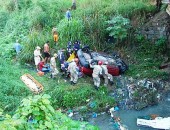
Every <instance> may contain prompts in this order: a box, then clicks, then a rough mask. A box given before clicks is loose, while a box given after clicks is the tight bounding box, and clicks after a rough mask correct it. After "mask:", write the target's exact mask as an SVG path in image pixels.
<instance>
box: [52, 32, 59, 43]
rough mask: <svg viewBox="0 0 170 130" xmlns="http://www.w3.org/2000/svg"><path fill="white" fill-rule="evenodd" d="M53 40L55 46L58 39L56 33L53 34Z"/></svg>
mask: <svg viewBox="0 0 170 130" xmlns="http://www.w3.org/2000/svg"><path fill="white" fill-rule="evenodd" d="M53 38H54V43H55V44H56V45H57V43H58V38H59V37H58V33H57V32H56V31H55V32H54V34H53Z"/></svg>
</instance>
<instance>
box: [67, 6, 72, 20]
mask: <svg viewBox="0 0 170 130" xmlns="http://www.w3.org/2000/svg"><path fill="white" fill-rule="evenodd" d="M66 18H67V20H68V21H70V20H71V12H70V8H69V9H68V10H67V11H66Z"/></svg>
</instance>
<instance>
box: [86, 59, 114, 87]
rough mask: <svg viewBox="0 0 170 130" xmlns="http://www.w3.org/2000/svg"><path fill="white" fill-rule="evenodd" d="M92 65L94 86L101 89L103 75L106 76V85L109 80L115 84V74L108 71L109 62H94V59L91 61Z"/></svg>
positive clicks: (111, 83)
mask: <svg viewBox="0 0 170 130" xmlns="http://www.w3.org/2000/svg"><path fill="white" fill-rule="evenodd" d="M89 63H90V67H91V68H93V73H92V77H93V82H94V87H95V89H96V90H98V89H99V87H100V77H101V76H103V78H104V86H108V84H109V81H110V85H113V76H112V75H111V74H109V73H108V69H107V64H108V63H107V62H105V63H103V62H102V61H98V63H97V64H94V62H93V61H89Z"/></svg>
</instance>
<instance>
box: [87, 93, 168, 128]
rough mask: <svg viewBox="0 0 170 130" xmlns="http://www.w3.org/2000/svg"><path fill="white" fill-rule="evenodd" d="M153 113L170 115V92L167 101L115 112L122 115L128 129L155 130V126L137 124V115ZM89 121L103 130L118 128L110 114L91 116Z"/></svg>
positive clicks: (164, 115)
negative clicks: (143, 107)
mask: <svg viewBox="0 0 170 130" xmlns="http://www.w3.org/2000/svg"><path fill="white" fill-rule="evenodd" d="M151 114H156V115H159V116H162V117H170V94H168V96H167V98H166V100H165V101H163V102H161V103H159V104H158V105H155V106H151V107H147V108H145V109H143V110H140V111H136V110H120V111H118V112H116V113H115V115H116V116H118V117H120V119H121V122H122V124H124V125H126V126H127V128H128V130H155V129H153V128H149V127H144V126H137V125H136V119H137V117H139V116H147V115H151ZM89 122H90V123H91V124H93V125H97V126H99V128H100V129H101V130H118V129H115V127H114V124H113V122H112V120H111V117H110V115H108V114H101V115H99V116H97V118H91V119H89Z"/></svg>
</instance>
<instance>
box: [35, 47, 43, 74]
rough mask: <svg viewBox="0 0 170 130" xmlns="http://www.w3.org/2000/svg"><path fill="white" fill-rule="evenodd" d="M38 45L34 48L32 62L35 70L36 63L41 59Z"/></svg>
mask: <svg viewBox="0 0 170 130" xmlns="http://www.w3.org/2000/svg"><path fill="white" fill-rule="evenodd" d="M40 49H41V48H40V47H39V46H37V47H36V49H35V50H34V62H35V66H36V69H37V71H39V69H38V64H39V63H40V61H41V58H42V57H41V53H40Z"/></svg>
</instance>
